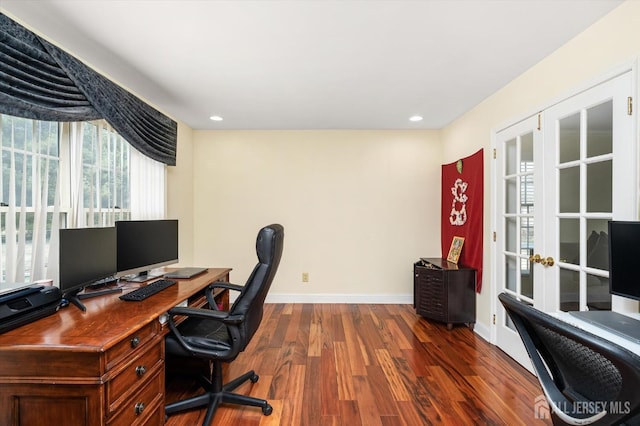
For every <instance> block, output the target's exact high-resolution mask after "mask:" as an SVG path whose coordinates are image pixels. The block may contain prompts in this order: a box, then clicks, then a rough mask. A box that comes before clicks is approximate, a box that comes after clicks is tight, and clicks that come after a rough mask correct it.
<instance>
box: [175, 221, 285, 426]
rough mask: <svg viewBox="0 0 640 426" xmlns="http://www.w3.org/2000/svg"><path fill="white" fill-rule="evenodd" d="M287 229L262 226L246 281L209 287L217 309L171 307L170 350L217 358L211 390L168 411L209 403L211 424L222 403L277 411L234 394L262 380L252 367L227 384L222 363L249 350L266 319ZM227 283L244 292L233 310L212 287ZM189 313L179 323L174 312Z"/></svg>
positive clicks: (216, 285)
mask: <svg viewBox="0 0 640 426" xmlns="http://www.w3.org/2000/svg"><path fill="white" fill-rule="evenodd" d="M283 240H284V228H283V227H282V226H281V225H269V226H266V227H264V228H262V229H261V230H260V232H259V233H258V238H257V241H256V252H257V255H258V264H257V265H256V266H255V268H254V269H253V272H252V273H251V275H250V276H249V279H248V280H247V282H246V284H245V285H244V286H240V285H235V284H230V283H224V282H217V283H213V284H211V285H210V286H209V288H208V290H207V293H206V294H207V299H208V302H209V307H210V308H211V309H195V308H183V307H177V308H173V309H171V310H170V311H169V314H170V315H169V327H170V329H171V333H170V334H168V335H167V337H166V340H165V342H166V352H167V354H169V355H173V356H177V357H196V358H200V359H206V360H210V361H212V364H213V372H212V379H211V380H209V379H208V378H206V377H204V378H202V380H203V381H204V383H205V385H204V387H205V390H206V392H205V393H204V394H202V395H198V396H195V397H192V398H189V399H186V400H183V401H178V402H173V403H171V404H168V405H167V406H166V407H165V413H166V414H167V415H169V414H171V413H175V412H178V411H183V410H188V409H192V408H197V407H202V406H207V414H206V416H205V420H204V423H203V425H205V426H206V425H209V424H210V423H211V420H212V419H213V416H214V414H215V411H216V409H217V408H218V406H219V405H220V404H221V403H232V404H241V405H250V406H254V407H261V408H262V412H263V414H264V415H266V416H268V415H270V414H271V412H272V411H273V408H272V407H271V405H269V403H268V402H267V401H265V400H263V399H258V398H253V397H249V396H246V395H241V394H236V393H232V391H233V390H234V389H235V388H237V387H238V386H240V385H241V384H243V383H244V382H246V381H247V380H251V382H252V383H255V382H257V381H258V375H257V374H256V373H255V372H254V371H253V370H252V371H249V372H247V373H245V374H243V375H242V376H240V377H238V378H236V379H234V380H232V381H231V382H229V383H227V384H223V383H222V363H223V362H231V361H233V360H234V359H236V357H237V356H238V355H239V354H240V352H242V351H244V349H245V348H246V346H247V344H248V343H249V342H250V341H251V338H252V337H253V335H254V334H255V332H256V331H257V330H258V326H259V325H260V322H261V320H262V314H263V305H264V300H265V298H266V296H267V292H268V291H269V287H271V282H272V281H273V277H274V276H275V274H276V270H277V269H278V265H279V263H280V258H281V256H282V248H283ZM215 288H226V289H229V290H234V291H238V292H240V294H239V296H238V298H237V299H236V300H235V302H234V303H233V305H232V306H231V308H230V309H229V311H228V312H224V311H219V310H217V307H216V303H215V301H214V299H213V294H212V290H213V289H215ZM176 315H178V316H179V315H185V316H187V319H186V320H185V321H184V322H183V323H181V324H179V325H178V326H176V323H175V319H174V317H175V316H176Z"/></svg>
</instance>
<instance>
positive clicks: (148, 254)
mask: <svg viewBox="0 0 640 426" xmlns="http://www.w3.org/2000/svg"><path fill="white" fill-rule="evenodd" d="M116 239H117V246H118V250H117V253H118V262H117V263H118V273H117V274H118V276H120V277H123V276H127V275H133V274H137V276H136V277H132V278H129V277H128V278H127V281H146V280H148V279H151V278H154V276H152V275H151V274H149V272H150V271H151V270H153V269H155V268H158V267H160V266H165V265H170V264H172V263H177V262H178V221H177V220H175V219H163V220H127V221H118V222H116Z"/></svg>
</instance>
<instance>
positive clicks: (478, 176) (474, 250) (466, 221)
mask: <svg viewBox="0 0 640 426" xmlns="http://www.w3.org/2000/svg"><path fill="white" fill-rule="evenodd" d="M483 192H484V159H483V150H482V149H481V150H479V151H478V152H476V153H475V154H473V155H471V156H470V157H466V158H462V159H460V160H458V161H456V162H455V163H450V164H443V165H442V229H441V247H442V257H443V258H445V259H446V257H447V254H448V253H449V248H450V247H451V242H452V241H453V237H463V238H464V245H463V247H462V253H461V254H460V259H459V260H458V263H459V264H461V265H465V266H469V267H471V268H474V269H476V270H477V271H478V273H477V282H476V292H478V293H480V290H481V289H482V225H483V214H482V211H483V197H484V193H483Z"/></svg>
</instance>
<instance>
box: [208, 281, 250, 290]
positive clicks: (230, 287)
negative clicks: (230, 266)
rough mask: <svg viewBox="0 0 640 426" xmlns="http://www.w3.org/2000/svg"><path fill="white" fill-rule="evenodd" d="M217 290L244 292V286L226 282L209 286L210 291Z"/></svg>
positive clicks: (217, 282) (218, 282)
mask: <svg viewBox="0 0 640 426" xmlns="http://www.w3.org/2000/svg"><path fill="white" fill-rule="evenodd" d="M215 288H226V289H228V290H235V291H242V290H243V289H244V286H242V285H238V284H231V283H228V282H225V281H216V282H214V283H211V284H209V289H211V290H213V289H215Z"/></svg>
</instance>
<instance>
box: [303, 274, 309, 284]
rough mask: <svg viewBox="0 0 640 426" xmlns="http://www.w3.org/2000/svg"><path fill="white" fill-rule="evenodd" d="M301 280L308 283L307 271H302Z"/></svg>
mask: <svg viewBox="0 0 640 426" xmlns="http://www.w3.org/2000/svg"><path fill="white" fill-rule="evenodd" d="M302 282H303V283H308V282H309V273H308V272H303V273H302Z"/></svg>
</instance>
